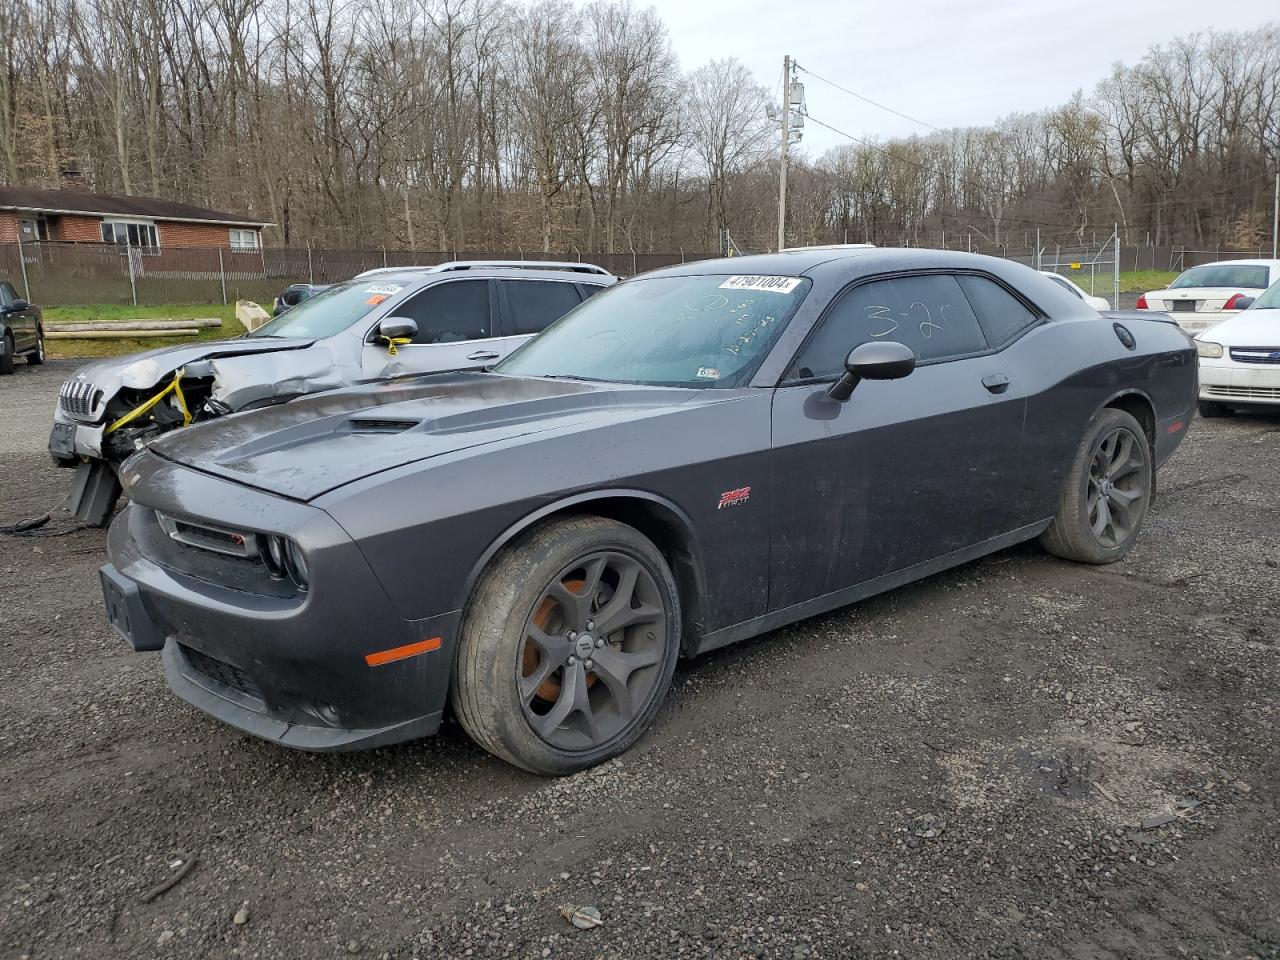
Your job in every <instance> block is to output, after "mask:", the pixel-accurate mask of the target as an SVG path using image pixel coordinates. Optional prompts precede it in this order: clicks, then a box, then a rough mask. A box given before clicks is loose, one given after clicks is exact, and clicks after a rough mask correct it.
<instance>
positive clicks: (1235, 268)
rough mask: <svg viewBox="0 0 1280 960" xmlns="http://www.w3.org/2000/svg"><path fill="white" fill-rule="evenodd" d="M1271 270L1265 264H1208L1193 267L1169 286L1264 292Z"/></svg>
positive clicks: (1171, 288) (1170, 287) (1172, 287)
mask: <svg viewBox="0 0 1280 960" xmlns="http://www.w3.org/2000/svg"><path fill="white" fill-rule="evenodd" d="M1269 275H1270V270H1268V268H1267V267H1266V265H1265V264H1243V263H1206V264H1205V265H1204V266H1203V267H1192V268H1191V269H1190V270H1188V271H1186V272H1185V273H1183V274H1182V275H1181V276H1179V277H1178V279H1177V280H1175V281H1173V283H1171V284H1169V289H1170V290H1179V289H1181V288H1183V287H1231V288H1233V289H1236V288H1244V289H1248V290H1263V289H1265V288H1266V286H1267V284H1268V283H1269V282H1270V281H1269Z"/></svg>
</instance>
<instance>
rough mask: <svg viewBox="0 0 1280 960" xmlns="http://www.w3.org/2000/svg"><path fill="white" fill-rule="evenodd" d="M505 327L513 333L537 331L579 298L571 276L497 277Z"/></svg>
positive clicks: (523, 334)
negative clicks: (556, 278) (541, 277)
mask: <svg viewBox="0 0 1280 960" xmlns="http://www.w3.org/2000/svg"><path fill="white" fill-rule="evenodd" d="M495 283H497V285H498V303H499V305H500V306H501V308H502V314H503V319H504V321H505V324H506V326H505V329H506V330H507V331H508V332H510V333H512V334H515V335H517V336H521V337H529V336H532V335H533V334H536V333H541V332H542V331H543V330H545V329H547V327H549V326H551V324H553V323H555V322H556V321H557V320H559V319H560V318H561V317H563V316H564V315H565V314H566V313H568V312H569V311H570V310H572V309H573V308H574V307H576V306H577V305H578V304H580V303H581V302H582V294H581V293H580V292H579V289H578V285H577V284H576V283H574V282H573V281H572V280H529V279H524V280H497V281H495Z"/></svg>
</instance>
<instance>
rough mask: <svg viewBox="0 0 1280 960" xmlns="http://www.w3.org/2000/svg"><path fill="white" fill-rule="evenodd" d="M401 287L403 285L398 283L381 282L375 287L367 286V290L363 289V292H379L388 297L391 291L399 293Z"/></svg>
mask: <svg viewBox="0 0 1280 960" xmlns="http://www.w3.org/2000/svg"><path fill="white" fill-rule="evenodd" d="M403 289H404V287H402V286H400V285H399V284H395V283H383V284H380V285H378V286H376V287H369V288H368V289H367V290H365V293H372V294H381V295H382V296H384V297H389V296H391V295H392V294H393V293H399V292H400V291H401V290H403Z"/></svg>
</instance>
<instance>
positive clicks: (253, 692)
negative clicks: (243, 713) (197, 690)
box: [180, 645, 262, 702]
mask: <svg viewBox="0 0 1280 960" xmlns="http://www.w3.org/2000/svg"><path fill="white" fill-rule="evenodd" d="M180 646H182V655H183V656H184V657H185V658H186V660H187V663H188V664H190V666H191V669H192V670H194V671H195V672H196V673H198V674H200V675H201V676H203V677H206V678H207V679H209V680H212V681H213V682H214V683H216V684H217V685H218V686H220V687H226V688H228V689H230V690H234V691H235V692H236V693H239V694H241V695H242V696H246V697H249V698H251V699H253V700H257V701H259V702H262V691H261V690H259V689H258V685H257V684H256V683H254V682H253V678H252V677H250V676H249V675H248V674H247V673H245V672H244V671H243V670H241V669H240V668H239V667H235V666H232V665H231V664H229V663H226V662H224V661H222V660H218V659H215V658H214V657H211V656H209V655H208V654H204V653H201V652H200V651H199V650H196V649H195V648H194V647H188V646H186V645H180Z"/></svg>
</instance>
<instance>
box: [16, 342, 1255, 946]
mask: <svg viewBox="0 0 1280 960" xmlns="http://www.w3.org/2000/svg"><path fill="white" fill-rule="evenodd" d="M68 368H69V365H68V364H65V363H63V364H50V365H49V367H47V368H45V369H44V370H42V371H35V370H26V369H22V368H21V367H20V368H19V371H18V374H17V375H15V376H14V377H6V378H4V379H3V380H0V489H3V490H4V492H5V498H4V501H3V503H4V507H3V510H2V511H0V523H5V522H11V521H12V520H13V519H16V518H17V517H21V516H27V515H30V514H32V513H38V512H41V511H42V510H43V509H45V508H46V507H48V506H49V505H52V504H53V503H55V502H56V501H57V500H58V499H59V498H60V496H61V495H62V491H63V490H64V489H65V486H66V483H67V480H68V479H69V474H68V473H66V472H64V471H58V470H54V469H53V468H51V467H50V466H49V465H48V464H47V461H46V460H45V458H44V456H43V455H42V454H41V453H40V450H41V449H42V447H43V444H44V437H45V431H46V429H47V422H48V411H49V409H50V407H51V404H52V402H53V397H54V394H55V391H56V388H57V385H58V383H60V382H61V379H62V377H63V376H65V375H66V372H67V369H68ZM1277 475H1280V419H1277V418H1272V419H1267V418H1263V417H1238V418H1236V419H1234V420H1229V421H1214V422H1205V421H1198V422H1197V423H1196V424H1195V425H1194V428H1193V429H1192V431H1191V433H1190V436H1189V438H1188V440H1187V441H1186V443H1185V444H1184V445H1183V447H1182V449H1181V450H1180V451H1179V453H1178V454H1177V455H1176V457H1175V458H1174V460H1173V461H1172V462H1171V463H1170V464H1169V465H1168V466H1167V467H1166V469H1165V470H1164V471H1163V473H1162V475H1161V487H1162V490H1161V496H1160V499H1159V500H1158V502H1157V504H1156V507H1155V509H1154V511H1153V513H1152V515H1151V516H1150V518H1149V520H1148V522H1147V527H1146V530H1145V533H1144V535H1143V537H1142V539H1141V541H1140V542H1139V544H1138V547H1137V548H1136V549H1135V550H1134V551H1133V553H1132V554H1131V555H1130V556H1129V558H1128V559H1127V560H1125V561H1124V562H1123V563H1120V564H1117V565H1115V566H1112V567H1106V568H1086V567H1081V566H1074V565H1071V564H1068V563H1065V562H1061V561H1058V560H1055V559H1053V558H1051V557H1049V556H1047V555H1046V554H1044V553H1042V552H1041V551H1040V550H1038V549H1037V548H1035V547H1034V546H1024V547H1019V548H1015V549H1013V550H1009V551H1006V552H1004V553H1001V554H997V555H995V556H992V557H989V558H986V559H984V560H982V561H979V562H976V563H972V564H969V565H967V566H965V567H962V568H960V569H957V570H954V571H951V572H949V573H947V574H944V575H941V576H937V577H933V578H931V579H929V580H927V581H925V582H923V583H919V584H916V585H913V586H910V587H907V588H904V589H901V590H897V591H894V592H893V593H891V594H888V595H885V596H882V597H879V598H877V599H874V600H872V601H869V602H866V603H863V604H860V605H858V606H856V607H853V608H850V609H848V610H845V611H843V612H839V613H836V614H833V615H829V616H825V617H822V618H818V619H815V620H810V621H807V622H804V623H802V624H799V625H796V626H794V627H791V628H788V629H785V630H781V631H778V632H777V633H774V634H772V635H770V636H767V637H764V638H761V639H759V640H757V641H754V642H750V643H747V644H745V645H742V646H739V647H736V648H732V649H729V650H727V651H723V652H720V653H718V654H715V655H711V656H708V657H705V658H702V659H700V660H698V661H695V662H693V663H687V664H685V665H683V666H682V667H681V668H680V669H679V670H678V671H677V674H676V679H675V685H674V689H673V690H672V693H671V695H670V697H669V698H668V700H667V703H666V705H665V707H664V709H663V711H662V713H661V715H660V716H659V719H658V722H657V725H656V727H655V729H654V730H653V731H652V732H651V733H650V734H649V735H648V736H647V737H646V738H645V739H644V740H643V741H642V742H641V743H640V744H639V745H638V746H637V747H636V748H635V749H633V750H632V751H630V752H629V753H628V754H626V755H625V756H624V757H622V758H621V759H620V760H618V761H614V762H612V763H610V764H607V765H605V766H604V767H601V768H599V769H597V770H594V771H589V772H586V773H583V774H580V775H577V776H574V777H570V778H568V779H564V780H557V781H548V780H541V779H538V778H535V777H532V776H528V775H525V774H522V773H520V772H517V771H515V770H513V769H512V768H510V767H507V766H505V765H504V764H502V763H500V762H499V761H497V760H494V759H493V758H491V757H489V756H488V755H487V754H485V753H483V752H481V751H480V750H479V749H477V748H476V747H474V746H472V745H471V744H470V743H469V742H468V741H467V739H466V738H465V736H464V735H463V734H462V733H461V731H460V730H459V728H458V727H457V726H456V724H448V725H446V727H445V729H444V731H443V732H442V733H441V735H440V736H437V737H435V738H433V739H430V740H426V741H421V742H417V743H411V744H405V745H402V746H398V747H394V748H388V749H383V750H378V751H374V752H371V753H367V754H361V755H348V756H312V755H306V754H299V753H290V752H286V751H284V750H282V749H279V748H276V747H273V746H270V745H268V744H266V743H262V742H258V741H255V740H252V739H250V738H248V737H245V736H243V735H240V734H238V733H235V732H234V731H232V730H230V729H228V728H226V727H223V726H220V725H219V724H217V723H216V722H214V721H212V720H210V719H208V718H206V717H205V716H204V715H202V714H200V713H197V712H196V711H195V710H193V709H191V708H189V707H187V706H185V705H184V704H182V703H181V702H180V701H178V700H177V699H175V698H174V697H173V696H171V695H170V694H169V692H168V690H167V688H166V686H165V683H164V680H163V678H162V675H161V672H160V666H159V663H158V659H157V657H156V656H155V655H137V654H133V653H130V652H129V651H128V650H127V649H126V648H125V646H124V644H123V643H122V642H121V641H119V640H118V639H116V638H115V637H114V636H113V635H112V634H111V633H110V631H109V630H108V628H107V626H106V624H105V622H104V620H103V616H102V614H101V611H100V599H99V596H98V586H97V579H96V577H95V569H96V567H97V566H98V564H99V563H100V562H101V561H102V558H103V534H102V532H101V531H95V530H79V531H72V532H70V533H67V534H65V535H61V536H56V537H42V538H23V539H17V538H11V537H6V538H0V574H2V575H0V618H2V619H0V784H3V787H2V789H0V823H2V824H3V826H0V957H5V958H17V957H31V958H45V957H57V958H63V957H91V958H110V957H127V958H150V957H244V958H275V957H288V958H294V957H296V958H320V957H340V956H351V955H358V956H368V957H377V958H397V960H401V958H410V957H424V958H425V957H462V956H474V957H508V956H510V957H535V958H536V957H583V958H588V957H627V958H631V957H662V958H670V957H681V956H687V957H724V958H731V957H732V958H736V957H770V958H782V960H800V958H820V957H885V956H899V955H900V956H910V957H937V958H956V957H969V956H981V957H988V956H989V957H1072V958H1097V957H1126V958H1127V957H1171V956H1186V957H1204V958H1207V957H1249V956H1253V957H1274V956H1278V955H1280V869H1278V868H1280V822H1278V820H1277V801H1276V789H1277V787H1278V786H1280V761H1278V759H1277V751H1276V747H1275V744H1276V734H1277V726H1278V723H1280V714H1278V712H1277V697H1276V692H1275V691H1276V689H1277V682H1278V681H1280V670H1278V669H1277V664H1278V662H1280V658H1278V656H1277V628H1276V626H1275V624H1276V623H1277V622H1278V620H1280V569H1278V566H1280V499H1278V498H1277V496H1276V477H1277ZM188 862H191V863H193V864H194V866H192V867H190V868H189V869H188V867H187V863H188ZM180 864H181V865H180ZM184 870H185V871H186V872H183V871H184ZM175 879H176V880H177V882H176V884H174V885H173V886H172V887H171V888H170V889H168V890H165V891H163V892H159V891H160V886H161V885H162V884H165V883H166V882H172V881H173V880H175ZM573 907H594V908H596V909H597V910H598V911H599V914H600V918H601V920H602V925H601V926H598V927H595V928H593V929H578V928H576V927H575V926H573V925H572V924H571V923H569V922H568V921H566V919H564V917H563V916H562V913H561V911H562V909H564V908H573Z"/></svg>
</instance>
